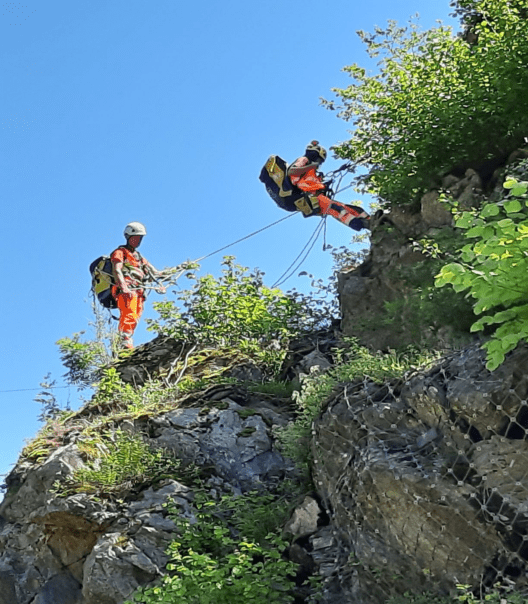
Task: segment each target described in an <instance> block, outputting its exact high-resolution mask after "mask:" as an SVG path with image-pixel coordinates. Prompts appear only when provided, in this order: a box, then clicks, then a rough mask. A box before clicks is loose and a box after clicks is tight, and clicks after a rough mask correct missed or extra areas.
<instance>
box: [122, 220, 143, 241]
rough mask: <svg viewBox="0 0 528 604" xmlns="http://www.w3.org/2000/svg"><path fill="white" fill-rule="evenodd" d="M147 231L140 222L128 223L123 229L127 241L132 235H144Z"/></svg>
mask: <svg viewBox="0 0 528 604" xmlns="http://www.w3.org/2000/svg"><path fill="white" fill-rule="evenodd" d="M146 234H147V229H146V228H145V227H144V226H143V225H142V224H141V222H129V223H128V224H127V225H126V227H125V237H126V238H127V239H128V238H129V237H132V235H146Z"/></svg>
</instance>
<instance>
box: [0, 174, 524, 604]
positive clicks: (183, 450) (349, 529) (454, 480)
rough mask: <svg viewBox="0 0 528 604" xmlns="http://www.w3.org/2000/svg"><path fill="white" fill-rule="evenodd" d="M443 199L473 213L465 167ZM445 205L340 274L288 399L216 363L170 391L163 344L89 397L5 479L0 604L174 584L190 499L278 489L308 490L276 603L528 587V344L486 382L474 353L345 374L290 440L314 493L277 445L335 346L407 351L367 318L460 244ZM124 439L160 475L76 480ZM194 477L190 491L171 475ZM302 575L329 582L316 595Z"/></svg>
mask: <svg viewBox="0 0 528 604" xmlns="http://www.w3.org/2000/svg"><path fill="white" fill-rule="evenodd" d="M443 186H444V188H449V189H450V191H451V193H452V194H453V195H454V196H455V197H456V198H457V199H458V200H459V203H461V204H465V205H466V206H468V207H469V206H471V205H472V204H477V203H479V200H480V198H481V196H482V195H483V194H484V192H483V185H482V182H481V181H480V180H479V175H478V174H477V173H476V172H474V171H468V172H467V173H466V174H465V176H463V177H454V176H453V177H446V179H445V180H444V182H443ZM438 198H439V192H438V191H432V192H431V193H430V194H428V195H426V196H425V197H424V198H423V199H422V204H421V207H420V209H419V211H415V210H414V211H413V212H411V211H410V210H409V211H408V212H407V213H406V212H404V211H402V210H400V211H393V212H392V213H391V214H390V215H388V216H387V215H383V216H378V217H377V218H376V221H375V226H374V231H373V234H372V248H371V251H370V254H369V257H368V258H367V260H366V262H365V263H364V264H363V265H362V266H359V267H355V268H353V269H351V270H348V271H345V272H343V273H342V274H341V275H340V277H339V285H340V294H339V295H340V303H341V309H342V332H336V333H334V332H332V331H329V332H319V333H314V334H312V335H311V336H310V337H306V338H304V339H303V340H302V341H298V342H292V343H291V346H290V352H289V356H288V357H287V359H286V361H285V363H284V368H283V373H282V377H283V378H284V380H285V383H284V384H283V385H282V390H280V391H279V390H277V389H276V390H275V391H274V390H273V389H266V388H265V387H264V386H265V374H264V372H263V371H261V369H260V368H259V367H258V366H257V365H255V364H253V363H248V362H244V363H230V362H229V359H227V360H226V359H225V358H215V359H214V363H215V364H216V365H215V370H216V371H217V373H218V371H221V372H222V374H223V376H224V377H228V378H229V383H223V384H213V385H209V386H205V387H203V388H202V389H200V390H194V391H191V392H188V393H187V394H184V393H183V392H179V391H178V389H177V388H172V389H171V384H173V383H174V380H175V379H176V376H175V375H174V374H175V371H174V368H175V366H176V364H177V363H178V361H181V359H182V358H184V357H186V355H187V354H188V352H189V345H188V344H186V343H182V342H177V341H175V340H173V339H170V338H163V337H158V338H156V339H155V340H153V341H152V342H150V343H148V344H146V345H143V346H141V347H139V348H138V349H136V351H135V352H134V353H133V354H132V355H131V356H130V357H128V358H126V359H125V360H122V361H120V362H119V363H117V364H116V365H115V369H116V371H117V375H119V377H120V378H121V380H122V381H123V383H124V384H126V385H127V386H126V387H121V388H120V389H118V390H117V391H116V392H117V394H116V395H115V396H114V397H113V398H111V399H110V400H106V402H101V401H100V400H97V399H94V400H92V401H90V402H89V403H87V404H86V405H85V406H84V407H83V408H82V409H80V410H79V411H77V412H75V413H73V414H70V415H69V416H68V417H67V418H66V419H65V420H64V421H63V422H62V423H61V424H60V425H55V426H54V427H53V430H52V431H51V432H50V430H51V428H50V429H48V431H47V432H45V433H43V434H41V435H39V437H37V438H36V439H35V441H34V442H33V443H32V444H31V445H30V446H29V447H28V448H26V450H25V451H24V454H23V455H22V456H21V458H20V460H19V462H18V463H17V465H16V467H15V468H14V469H13V471H12V472H11V473H10V475H9V476H8V477H7V480H6V486H7V492H6V495H5V498H4V501H3V502H2V503H1V505H0V604H122V603H123V602H124V601H125V600H127V599H128V598H130V597H132V594H134V592H135V591H136V589H137V588H138V587H140V586H148V585H156V584H157V583H158V582H159V580H160V579H161V577H163V576H164V575H166V573H167V569H166V565H167V562H168V561H169V554H168V552H167V547H168V545H169V543H170V542H171V541H172V540H173V539H174V538H175V535H177V534H178V530H179V529H178V527H177V523H178V519H187V520H189V521H190V522H191V523H192V522H196V521H197V519H198V518H199V513H198V509H199V506H198V504H197V497H198V491H200V492H202V493H203V491H204V490H205V492H206V494H207V497H208V499H209V500H210V501H220V500H221V499H222V497H223V496H224V495H228V496H230V497H234V498H235V499H236V498H237V497H240V496H242V495H243V494H245V493H249V492H253V491H256V492H259V493H271V494H277V493H279V492H281V488H283V487H284V485H285V484H289V485H294V486H295V488H297V489H299V490H298V491H297V495H296V497H295V498H294V499H292V500H291V509H290V511H289V514H288V516H287V517H286V518H285V520H284V522H283V523H282V530H283V535H284V537H285V538H286V539H287V543H288V547H287V549H286V551H285V552H284V554H283V556H284V557H285V558H288V559H289V560H291V561H292V562H294V563H295V565H296V569H297V570H296V571H295V572H293V573H292V575H291V579H292V581H293V587H292V588H291V590H290V593H289V594H288V595H287V598H288V599H285V600H280V601H289V602H295V603H296V604H301V603H310V602H311V603H318V604H349V603H352V602H353V603H354V604H378V603H382V602H386V601H387V600H388V598H390V597H391V596H394V595H397V594H403V593H405V592H407V591H410V592H415V593H421V592H423V591H431V592H435V593H450V592H453V590H454V588H455V585H456V584H466V585H469V586H471V587H472V588H474V589H477V590H481V589H485V588H488V587H491V586H493V585H495V584H497V583H499V584H501V585H502V586H504V587H512V586H513V587H515V588H516V589H519V590H524V589H525V588H526V579H527V569H526V560H527V559H528V546H527V545H526V543H527V540H528V508H527V505H526V501H527V496H528V469H527V468H528V449H527V446H526V429H527V428H528V379H527V378H526V367H527V363H528V347H526V346H521V347H519V348H518V349H517V350H516V351H514V352H513V353H511V354H510V355H509V356H508V357H507V359H506V362H505V363H504V364H503V365H502V366H501V367H500V368H499V369H498V370H496V371H495V372H493V373H491V372H489V371H488V370H487V369H486V368H485V360H484V354H483V352H482V350H481V349H480V347H479V344H478V343H469V344H466V345H464V347H462V348H461V349H460V350H458V351H457V352H450V353H449V354H444V356H443V357H441V358H438V359H437V360H436V361H435V362H431V363H430V364H429V365H427V366H425V367H423V366H422V367H415V368H412V369H410V370H406V371H405V372H404V371H403V370H401V371H400V373H399V376H398V377H396V378H391V379H388V378H387V377H383V376H381V377H380V376H379V375H378V376H376V375H374V374H373V373H371V372H370V371H369V370H368V368H366V369H365V371H364V372H363V373H362V374H361V375H357V374H356V375H355V376H354V377H353V378H350V379H347V378H345V379H343V378H342V377H335V378H334V381H333V382H332V384H333V388H332V389H331V390H330V391H328V392H327V393H326V395H325V398H324V400H323V401H322V402H321V405H320V411H319V412H318V414H317V416H316V417H315V421H313V424H312V426H311V432H310V433H309V434H307V436H306V441H307V442H302V443H301V442H299V443H298V445H299V448H301V447H306V448H307V449H309V450H311V457H310V459H311V464H310V477H309V478H310V482H307V481H306V475H305V474H304V473H303V472H304V469H303V467H301V466H300V465H299V464H298V463H296V462H295V461H294V460H293V459H291V458H289V457H288V455H287V450H286V449H285V448H284V446H282V445H281V443H280V441H279V440H278V438H277V435H278V433H279V432H280V430H281V429H285V428H287V427H288V426H291V425H292V424H293V423H294V422H296V421H298V419H299V417H300V416H302V413H303V410H302V406H301V407H300V406H299V405H298V404H296V403H295V395H294V396H292V390H293V391H303V389H304V388H306V387H307V385H308V386H310V387H311V388H315V389H317V384H318V383H319V382H318V380H319V381H322V380H323V378H324V376H326V375H333V374H332V371H333V370H334V369H335V368H336V364H339V363H341V362H342V359H341V357H342V354H344V353H343V351H342V350H341V353H339V352H336V350H337V351H339V349H340V348H342V342H341V333H345V334H346V335H352V336H356V337H360V338H361V341H362V342H363V343H365V344H367V345H369V346H370V347H371V348H372V349H373V350H378V349H381V350H388V349H390V348H393V347H396V346H397V345H399V344H401V343H402V342H403V343H404V342H405V341H408V340H410V341H413V337H415V334H414V332H413V331H412V329H411V328H412V317H411V320H409V316H410V315H409V313H407V315H405V312H404V315H405V316H406V317H407V319H408V321H407V323H404V324H400V327H399V329H397V330H395V329H394V323H392V324H390V323H387V322H385V323H384V322H383V321H381V320H380V321H378V324H377V325H376V327H375V328H373V327H372V322H371V323H369V319H371V318H372V316H378V317H379V316H383V313H384V312H386V306H385V303H386V302H394V301H398V300H402V299H403V300H404V301H405V300H406V299H407V298H406V296H407V295H408V293H409V288H408V284H407V283H406V281H405V280H404V279H402V278H401V269H402V267H404V268H405V267H409V266H411V267H412V266H414V265H417V264H419V263H420V262H421V261H422V260H423V256H422V254H421V253H420V251H419V250H418V249H417V247H416V242H417V241H418V240H419V239H420V238H421V237H422V236H423V235H433V236H437V235H439V234H441V232H442V231H443V230H444V229H446V230H447V229H451V215H450V214H449V213H448V212H447V211H446V210H445V208H444V207H443V206H442V204H441V203H440V202H439V199H438ZM400 308H401V307H400ZM404 310H405V309H404ZM420 328H421V326H420ZM444 335H445V334H444ZM435 337H436V338H440V339H441V338H442V337H443V336H442V334H441V333H440V335H439V334H438V332H437V333H435ZM446 337H447V336H446ZM437 341H438V339H437ZM375 354H378V355H381V353H375ZM391 354H392V356H391V357H390V358H391V359H392V360H393V362H394V365H395V366H396V367H398V366H399V365H398V362H399V361H398V355H396V354H394V353H391ZM193 371H197V368H196V366H195V367H194V369H193ZM335 375H336V376H339V375H341V374H338V373H336V374H335ZM153 379H158V382H152V383H157V384H164V385H165V386H166V387H167V390H166V392H165V393H164V394H163V395H161V394H160V395H159V396H160V400H161V399H163V400H162V403H163V404H160V405H157V406H156V405H150V403H148V401H147V402H145V401H143V402H142V401H139V402H138V400H137V399H136V398H134V396H133V395H132V394H131V393H134V392H136V391H137V390H138V389H140V388H142V387H148V385H149V384H150V383H151V380H153ZM299 397H301V398H302V396H301V395H297V398H299ZM102 435H104V439H103V438H102ZM105 439H106V440H105ZM120 439H124V441H123V442H125V441H126V442H130V443H133V444H134V446H136V447H139V446H141V447H143V448H142V449H141V450H142V451H144V452H145V451H146V452H149V453H148V455H149V456H151V457H152V459H158V460H161V462H160V463H161V465H160V463H158V465H157V466H152V467H153V468H154V470H152V468H151V471H149V473H146V474H145V473H144V474H143V475H140V476H139V478H138V477H137V476H136V477H135V478H134V479H131V478H127V479H123V480H121V481H120V482H119V484H118V487H116V488H110V489H108V488H107V489H106V490H104V489H99V490H98V489H97V488H94V487H93V482H92V483H90V482H89V481H88V482H86V483H83V482H82V481H81V480H80V478H79V476H82V475H85V476H86V474H83V471H87V470H89V469H90V468H92V469H93V468H94V464H93V459H94V458H96V459H99V460H100V459H103V458H106V459H108V456H109V451H110V450H111V449H112V447H114V445H116V443H118V441H119V442H120ZM126 439H128V441H127V440H126ZM138 443H139V444H138ZM114 448H115V447H114ZM98 449H101V450H102V453H101V451H99V453H100V455H99V457H98V456H97V450H98ZM94 451H95V453H94ZM156 452H157V453H156ZM158 453H159V455H161V457H156V455H157V454H158ZM105 456H106V457H105ZM91 460H92V461H91ZM176 461H177V464H176ZM98 463H99V462H98ZM127 463H132V461H131V460H127V459H122V460H121V465H124V466H126V464H127ZM191 467H192V468H195V469H197V471H198V472H200V476H201V479H200V480H201V482H200V486H199V488H198V487H196V485H195V483H193V482H192V481H188V480H186V479H185V477H186V473H185V471H180V470H181V469H185V468H191ZM97 468H98V466H97V467H95V470H97ZM99 470H101V467H99ZM90 471H91V470H90ZM140 474H141V473H140ZM168 502H171V507H170V508H169V507H167V505H166V504H167V503H168ZM171 510H172V511H171ZM174 510H176V512H175V511H174ZM308 577H317V578H319V579H320V581H319V587H318V588H317V589H313V588H311V587H307V585H306V584H305V579H306V578H308ZM284 597H285V598H286V596H284ZM277 601H279V600H277Z"/></svg>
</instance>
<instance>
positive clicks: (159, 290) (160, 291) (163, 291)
mask: <svg viewBox="0 0 528 604" xmlns="http://www.w3.org/2000/svg"><path fill="white" fill-rule="evenodd" d="M155 291H156V293H157V294H166V293H167V288H166V287H165V286H164V285H160V286H159V287H156V290H155Z"/></svg>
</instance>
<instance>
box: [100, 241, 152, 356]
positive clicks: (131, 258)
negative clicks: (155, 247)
mask: <svg viewBox="0 0 528 604" xmlns="http://www.w3.org/2000/svg"><path fill="white" fill-rule="evenodd" d="M110 259H111V260H112V264H113V265H114V266H115V264H117V263H122V264H123V268H122V273H123V277H124V280H125V285H126V286H127V287H128V288H129V289H130V293H123V292H122V291H121V289H120V288H119V286H118V285H114V286H113V287H112V295H113V296H114V298H115V300H116V302H117V307H118V309H119V312H120V316H119V325H118V328H117V329H118V331H119V334H120V335H121V338H122V341H123V345H124V346H125V347H126V348H132V347H133V342H132V336H133V334H134V330H135V329H136V327H137V324H138V323H139V318H140V317H141V314H142V312H143V303H144V300H145V294H144V291H143V289H142V285H143V284H144V282H145V280H146V277H147V267H148V266H149V264H148V262H147V261H146V260H145V259H144V258H143V257H142V256H141V254H140V253H139V252H137V251H136V250H134V251H131V250H130V249H129V248H127V247H126V246H121V247H118V248H117V250H115V251H114V252H112V254H111V256H110Z"/></svg>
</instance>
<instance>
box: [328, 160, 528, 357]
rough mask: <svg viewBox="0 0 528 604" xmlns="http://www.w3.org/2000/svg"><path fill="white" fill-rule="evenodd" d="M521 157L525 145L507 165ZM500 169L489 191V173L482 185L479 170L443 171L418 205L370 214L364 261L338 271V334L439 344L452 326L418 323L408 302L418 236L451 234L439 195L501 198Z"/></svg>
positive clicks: (385, 342)
mask: <svg viewBox="0 0 528 604" xmlns="http://www.w3.org/2000/svg"><path fill="white" fill-rule="evenodd" d="M526 155H527V152H526V149H520V150H518V151H516V152H515V153H512V154H511V155H510V157H509V158H508V160H507V165H514V164H515V162H518V161H519V159H522V158H526ZM505 173H506V169H505V168H504V166H501V167H500V168H498V169H497V170H496V172H495V173H494V174H493V178H491V182H492V183H495V188H494V189H492V190H491V191H490V190H489V189H487V188H486V184H488V185H489V181H490V178H489V175H488V176H487V178H486V182H484V183H483V173H479V172H478V171H476V170H475V169H472V168H468V169H466V170H465V172H464V173H462V174H461V175H454V174H448V175H446V176H444V178H443V179H442V181H441V183H439V186H438V188H436V189H434V190H431V191H429V192H428V193H426V194H425V195H424V196H423V197H422V199H421V201H420V205H419V207H411V206H394V207H392V208H391V210H390V212H388V213H384V214H380V213H378V214H376V215H375V216H373V218H372V235H371V247H370V250H369V253H368V256H367V258H366V260H365V262H363V263H362V264H361V265H359V266H355V267H349V268H347V269H346V270H344V271H343V272H341V273H340V274H339V275H338V293H339V302H340V309H341V316H342V320H341V329H342V331H343V333H344V334H345V335H347V336H355V337H358V338H359V339H360V341H361V343H363V344H364V345H366V346H369V347H370V348H371V349H373V350H388V349H391V348H401V347H404V346H406V345H416V344H420V343H421V344H427V345H429V346H436V347H439V348H441V347H442V346H444V345H445V343H446V341H449V340H450V339H451V337H452V333H450V331H451V332H452V331H453V330H452V329H451V330H450V329H449V328H448V327H447V326H446V325H445V323H443V322H442V317H438V318H437V320H436V324H435V325H434V326H433V325H427V324H426V323H425V324H421V323H420V322H419V321H418V317H417V316H416V308H417V307H416V305H414V306H413V304H412V303H411V302H412V301H413V293H414V292H413V287H415V286H416V284H415V283H413V282H412V279H413V276H412V275H413V270H415V269H416V267H417V266H418V265H419V264H422V265H423V264H424V262H425V263H427V261H428V258H427V256H424V254H422V253H421V249H422V245H421V240H422V239H423V238H430V239H432V240H433V241H434V240H440V239H442V238H443V237H446V236H451V235H452V232H453V217H452V214H451V212H450V210H449V208H448V207H447V206H446V205H445V204H443V203H442V200H441V196H440V193H445V194H446V195H447V196H448V197H449V198H450V199H454V200H456V201H457V202H458V204H459V207H460V208H461V209H471V208H476V207H480V205H481V204H482V203H483V201H485V200H486V199H497V200H498V199H502V198H503V197H504V194H503V189H502V179H503V178H504V175H505ZM525 178H526V175H525ZM433 274H434V272H433ZM409 277H410V279H409ZM431 277H432V275H431ZM430 281H431V279H430ZM424 283H425V282H424ZM391 304H392V306H391Z"/></svg>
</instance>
